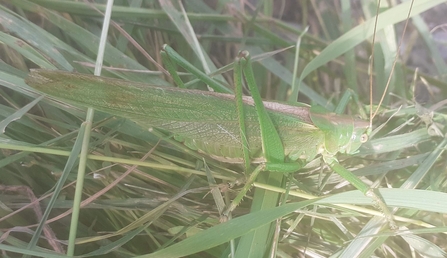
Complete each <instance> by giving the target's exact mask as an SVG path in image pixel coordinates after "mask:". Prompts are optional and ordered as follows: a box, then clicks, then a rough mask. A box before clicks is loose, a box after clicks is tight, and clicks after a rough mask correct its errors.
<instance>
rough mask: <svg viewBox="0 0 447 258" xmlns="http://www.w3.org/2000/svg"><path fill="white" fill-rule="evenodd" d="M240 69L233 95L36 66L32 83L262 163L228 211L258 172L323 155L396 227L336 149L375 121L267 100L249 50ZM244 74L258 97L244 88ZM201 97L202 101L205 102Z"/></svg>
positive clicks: (292, 167)
mask: <svg viewBox="0 0 447 258" xmlns="http://www.w3.org/2000/svg"><path fill="white" fill-rule="evenodd" d="M164 55H165V56H167V57H168V58H170V57H172V56H176V55H177V54H176V53H175V51H173V50H172V49H171V48H170V47H168V46H165V47H164ZM165 59H166V57H165ZM176 60H179V59H178V56H176ZM178 62H179V63H178V64H179V65H181V66H185V65H186V63H187V62H186V61H183V60H181V59H180V60H179V61H178ZM170 72H171V73H172V74H173V73H174V72H173V71H172V70H171V71H170ZM190 72H191V73H194V74H195V75H196V76H198V77H199V79H203V80H204V81H205V82H206V83H207V84H209V85H210V86H211V87H213V88H215V89H219V88H220V87H219V84H218V83H217V82H215V81H213V80H211V79H208V78H209V77H207V76H206V75H204V74H201V73H200V72H196V71H190ZM234 76H235V83H236V86H235V88H236V89H237V92H236V96H235V97H234V96H233V95H228V94H221V93H213V92H203V91H196V90H186V89H179V88H166V87H156V86H152V85H145V84H139V83H130V82H126V81H121V80H116V79H108V78H103V77H95V76H91V75H82V74H76V73H69V72H61V71H49V70H33V71H32V72H31V73H30V75H29V77H28V79H27V83H28V84H29V85H30V86H32V87H34V88H36V89H38V90H40V91H42V92H44V93H47V94H49V95H51V96H54V97H55V98H57V99H60V100H64V101H68V102H70V103H73V104H75V105H80V106H85V107H93V108H95V109H97V110H100V111H103V112H107V113H112V114H115V115H118V116H122V117H126V118H129V119H131V120H133V121H134V122H136V123H137V124H139V125H141V126H143V127H146V128H149V127H156V128H160V129H164V130H166V131H169V132H172V133H174V134H175V135H176V136H177V137H180V138H181V139H182V141H183V143H184V144H185V145H186V146H188V147H190V148H191V149H194V150H198V151H199V152H201V153H204V154H206V155H208V156H211V157H213V158H214V159H217V160H220V161H223V162H229V163H244V164H245V167H246V169H249V166H250V163H258V164H259V165H258V166H257V168H256V169H254V171H253V172H252V173H251V175H250V177H249V179H248V180H247V183H246V185H245V187H244V188H243V190H241V192H240V193H239V195H238V196H237V197H236V198H235V199H234V201H233V202H232V203H231V204H230V206H229V207H228V208H227V210H226V211H225V212H224V215H226V216H228V215H229V213H230V212H231V211H232V210H233V209H234V208H235V207H236V206H237V205H238V204H239V202H240V201H241V200H242V198H243V197H244V196H245V194H246V192H247V191H248V189H249V188H250V186H251V184H252V183H253V181H254V180H255V179H256V177H257V175H258V173H259V172H261V171H270V172H272V173H278V172H279V174H281V173H293V172H297V171H299V169H300V168H302V167H303V166H304V165H305V164H306V163H307V162H309V161H311V160H313V159H314V158H315V157H316V156H317V155H321V156H322V158H323V160H324V162H325V163H326V164H328V165H329V166H330V167H331V168H332V169H333V170H334V171H336V172H337V173H339V174H340V175H341V176H342V177H344V178H345V179H346V180H348V181H349V182H350V183H351V184H353V185H354V186H355V187H356V188H357V189H359V190H360V191H362V192H363V193H364V194H366V195H367V196H370V197H371V198H372V199H373V200H374V202H375V203H376V204H377V206H378V207H379V209H380V210H381V211H382V212H383V214H384V216H385V217H386V218H387V220H388V222H389V223H390V225H391V227H392V228H396V226H395V224H394V222H393V219H392V215H391V213H390V212H389V211H388V209H387V207H386V205H385V203H384V202H383V200H382V199H381V198H380V196H379V195H378V194H377V193H376V192H374V191H373V190H372V189H370V188H369V187H368V186H367V185H366V184H365V183H363V182H362V181H361V180H360V179H358V178H357V177H356V176H354V175H353V174H352V173H351V172H350V171H348V170H347V169H345V168H344V167H342V166H341V165H340V164H339V163H338V161H337V159H336V158H335V155H336V154H337V153H346V154H353V153H355V152H356V151H357V150H358V148H359V147H360V145H361V144H362V143H364V142H365V141H366V140H367V137H368V135H367V133H368V129H369V123H367V122H365V121H362V120H359V119H356V118H353V117H350V116H341V115H335V114H333V113H328V112H327V111H326V110H324V109H323V108H321V107H318V106H314V107H309V106H305V105H300V106H291V105H285V104H281V103H276V102H262V100H261V97H260V94H259V92H258V90H257V88H256V85H255V83H254V75H253V71H252V70H251V64H250V60H249V55H248V52H244V51H243V52H241V53H240V54H239V56H238V57H237V60H236V62H235V67H234ZM243 81H245V82H246V84H247V86H248V87H249V90H250V92H251V95H252V98H249V97H243V96H242V91H241V89H242V84H243ZM178 84H180V82H178ZM198 105H200V106H202V108H201V109H200V110H197V108H196V107H197V106H198Z"/></svg>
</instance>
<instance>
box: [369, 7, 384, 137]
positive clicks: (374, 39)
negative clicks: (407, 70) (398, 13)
mask: <svg viewBox="0 0 447 258" xmlns="http://www.w3.org/2000/svg"><path fill="white" fill-rule="evenodd" d="M381 2H382V1H381V0H379V2H378V3H377V10H376V20H375V21H374V34H373V39H372V50H371V59H370V63H369V71H368V72H369V128H370V130H371V129H372V120H373V111H372V103H373V93H372V87H373V66H374V44H375V43H376V33H377V21H378V20H379V10H380V3H381Z"/></svg>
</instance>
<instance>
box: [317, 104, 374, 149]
mask: <svg viewBox="0 0 447 258" xmlns="http://www.w3.org/2000/svg"><path fill="white" fill-rule="evenodd" d="M310 117H311V120H312V122H313V124H314V125H315V126H316V127H318V128H319V129H320V130H321V131H322V132H323V133H324V149H325V150H326V152H327V153H329V154H331V155H335V154H337V153H338V152H340V153H346V154H354V153H356V152H357V150H358V149H359V148H360V146H361V145H362V144H363V143H365V142H366V141H368V135H369V131H370V130H369V128H370V126H369V122H367V121H364V120H361V119H359V118H354V117H352V116H347V115H337V114H335V113H330V112H328V111H327V110H325V109H323V108H322V107H320V106H312V107H311V109H310Z"/></svg>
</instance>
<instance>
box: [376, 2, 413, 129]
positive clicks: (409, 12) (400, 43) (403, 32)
mask: <svg viewBox="0 0 447 258" xmlns="http://www.w3.org/2000/svg"><path fill="white" fill-rule="evenodd" d="M413 4H414V0H412V1H411V4H410V8H409V9H408V14H407V19H406V20H405V26H404V29H403V31H402V36H401V37H400V42H399V45H398V47H397V51H396V56H395V57H394V62H393V66H392V67H391V72H390V75H389V76H388V81H387V82H386V85H385V89H384V90H383V94H382V98H381V99H380V101H379V104H378V105H377V108H376V110H375V111H374V112H372V65H373V61H371V64H370V80H369V83H370V85H369V87H370V88H369V98H370V109H369V110H370V116H369V117H370V120H369V123H370V126H372V120H373V118H374V117H375V116H376V115H377V112H378V111H379V108H380V105H382V102H383V99H384V98H385V94H386V92H387V91H388V87H389V86H390V83H391V76H392V75H393V72H394V68H395V67H396V64H397V60H398V58H399V53H400V48H401V46H402V42H403V38H404V35H405V33H406V31H407V27H408V21H409V20H410V14H411V10H413ZM379 6H380V1H379V3H378V5H377V8H379ZM378 11H379V9H377V16H378ZM377 16H376V24H377ZM376 24H375V25H374V26H376ZM375 28H376V27H375ZM375 28H374V38H373V49H372V56H373V57H374V40H375V34H376V29H375ZM373 59H374V58H372V59H371V60H373Z"/></svg>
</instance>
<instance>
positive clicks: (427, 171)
mask: <svg viewBox="0 0 447 258" xmlns="http://www.w3.org/2000/svg"><path fill="white" fill-rule="evenodd" d="M390 2H392V3H389V2H388V1H381V2H380V3H378V2H377V1H372V0H371V1H366V0H365V1H347V0H341V1H317V0H309V1H273V0H270V1H269V0H265V1H217V0H216V1H199V0H197V1H183V2H182V1H168V0H159V1H150V0H146V1H143V0H133V1H124V0H122V1H115V3H114V6H113V11H112V21H113V22H112V23H111V26H110V30H109V34H108V45H107V46H106V47H105V56H104V70H103V73H102V75H104V76H109V77H115V78H122V79H126V80H130V81H139V82H147V83H151V84H155V85H166V86H168V85H172V84H173V82H172V79H171V78H170V76H168V75H166V74H165V73H163V68H162V66H163V64H162V62H161V57H160V50H161V49H162V46H163V44H168V45H169V46H171V47H173V48H174V49H175V50H176V51H177V52H178V53H179V54H180V55H181V56H183V57H184V58H185V59H187V60H188V61H189V62H190V63H192V64H193V65H194V66H196V67H198V68H199V69H205V68H204V66H205V67H206V66H208V67H209V69H210V72H215V73H214V74H213V76H214V78H216V79H217V80H221V81H223V82H225V83H226V84H227V85H228V86H229V87H230V88H231V87H232V86H231V85H233V83H232V80H233V78H232V70H231V66H226V65H228V64H232V62H233V61H234V58H235V56H236V55H237V53H238V51H240V50H242V49H245V50H248V51H249V52H250V54H251V55H252V56H253V57H254V58H255V59H256V58H259V59H258V61H257V62H255V63H254V70H255V74H256V79H257V82H258V86H259V88H260V91H261V93H262V96H263V98H264V99H268V100H278V101H288V100H289V101H290V99H296V97H297V92H298V91H296V90H295V91H293V90H292V89H296V88H292V87H295V86H296V85H297V83H296V82H295V81H294V80H293V78H294V76H293V73H294V72H296V73H297V75H298V76H296V77H295V78H299V76H300V75H303V74H305V75H306V76H303V78H304V80H303V81H302V84H301V88H300V89H299V96H298V100H299V101H300V102H304V103H308V104H311V105H314V104H319V105H322V106H325V107H326V108H327V109H329V110H335V107H337V105H338V104H339V103H347V106H346V109H345V111H344V113H346V114H350V115H360V116H363V117H365V118H366V119H368V117H369V107H370V106H374V107H375V106H377V104H378V102H379V100H380V97H381V95H382V94H383V93H384V91H385V85H386V84H387V81H388V78H389V75H392V77H391V79H390V85H389V89H388V91H387V93H385V98H384V102H383V103H382V104H381V107H380V112H379V114H378V115H377V116H376V117H375V118H374V120H373V128H374V129H377V128H379V129H380V130H377V132H376V133H375V134H374V136H373V137H372V139H371V140H370V141H369V142H368V143H366V144H365V145H364V146H363V147H362V148H361V150H360V152H359V153H358V154H356V155H353V156H340V157H339V159H340V161H341V163H342V164H343V165H344V166H345V167H347V168H349V169H350V170H352V171H353V172H354V173H355V174H356V175H357V176H358V177H360V178H362V179H363V180H364V181H365V182H366V183H368V184H371V185H372V186H373V187H380V188H389V189H391V190H390V191H386V190H388V189H384V190H385V191H384V192H383V196H384V199H385V200H386V202H387V204H389V205H390V207H399V209H398V210H396V221H397V223H398V225H399V226H400V229H399V231H398V232H394V231H391V230H390V229H389V227H388V226H387V223H386V222H384V221H383V219H381V217H380V216H381V214H380V212H378V211H377V209H376V208H375V207H374V206H371V200H370V199H369V198H367V197H364V196H363V195H362V194H361V193H359V192H358V191H351V190H354V189H353V187H352V186H350V185H349V184H347V183H346V180H344V179H343V178H341V177H339V176H338V175H336V174H334V173H331V172H330V170H329V169H327V168H326V167H325V166H324V164H321V165H320V164H319V159H317V160H315V164H316V165H315V166H316V167H312V166H309V168H308V169H305V170H303V171H300V173H296V174H294V175H293V177H288V178H287V182H285V184H284V186H283V188H282V189H277V188H273V187H269V186H266V185H263V184H260V183H259V184H258V183H257V184H256V185H255V186H254V188H256V191H259V190H258V189H263V188H267V189H270V191H271V190H276V191H285V190H286V189H287V190H289V193H288V194H287V195H286V196H285V197H283V198H284V199H286V200H284V202H287V203H289V204H290V205H295V206H287V205H283V206H281V207H279V208H277V209H274V210H273V211H272V212H270V213H256V214H255V213H250V207H251V205H252V199H251V195H252V192H251V193H250V194H249V196H247V197H246V198H245V199H244V201H243V203H242V204H241V205H240V206H238V207H237V208H236V210H235V211H234V213H233V216H234V217H236V218H237V219H233V220H230V222H228V223H224V224H221V222H220V217H219V208H221V207H222V204H220V203H219V201H220V198H222V199H223V200H224V201H225V202H226V203H229V202H230V201H231V199H232V198H233V197H234V196H235V195H236V193H237V192H238V189H239V188H240V186H234V187H233V188H231V189H226V186H227V182H234V181H236V180H239V179H241V178H242V177H243V169H242V168H241V167H239V166H236V165H227V164H223V163H219V162H216V161H214V160H212V159H210V158H209V157H207V156H203V155H200V154H197V153H195V152H194V151H191V150H189V149H187V148H186V147H184V146H182V145H181V144H179V143H178V142H176V141H174V140H172V139H170V138H168V137H165V136H160V135H157V134H154V133H150V132H148V131H147V128H140V127H138V126H137V125H135V124H134V123H133V122H131V121H129V120H126V119H125V118H120V117H114V116H113V114H104V113H99V112H97V113H96V114H95V118H94V124H93V130H91V131H89V132H87V134H90V136H91V140H90V144H89V145H88V147H89V149H90V151H91V152H90V153H91V155H90V156H89V158H88V160H87V161H86V162H85V163H79V161H78V159H77V153H78V151H79V149H80V148H81V147H82V145H83V144H82V142H81V141H80V140H77V139H82V137H78V133H79V132H82V131H83V127H82V126H81V125H82V123H83V121H84V119H85V110H84V109H80V108H79V107H74V106H71V105H68V104H65V103H60V102H57V101H55V100H52V99H51V98H45V99H39V98H38V97H40V96H41V95H40V94H39V93H38V92H36V91H35V90H33V89H31V88H30V87H28V86H27V85H26V84H25V83H24V79H25V78H26V76H27V73H28V71H29V69H33V68H45V69H60V70H68V71H73V70H76V71H78V72H82V73H92V71H93V68H92V67H93V66H94V60H95V59H96V55H97V51H98V46H99V42H100V39H99V37H100V33H101V30H102V24H103V17H104V15H103V13H102V12H104V11H105V4H106V1H99V0H98V1H94V3H91V2H87V1H61V0H33V1H27V0H21V1H14V0H1V1H0V3H1V6H0V25H1V28H2V29H1V31H0V42H1V43H2V44H1V45H0V56H1V62H0V84H1V85H2V86H3V87H1V88H0V96H1V101H0V116H1V117H2V121H1V122H0V128H1V129H2V131H3V134H2V135H1V136H0V137H1V138H0V139H1V141H0V148H1V150H2V152H1V154H0V155H1V159H0V167H1V170H0V175H1V176H0V190H1V192H2V194H1V195H0V230H1V234H2V235H1V237H0V249H1V250H2V255H3V256H4V257H17V256H19V255H22V254H26V255H32V256H40V257H66V256H65V253H66V250H67V245H72V243H68V241H67V240H68V239H69V234H73V232H77V237H76V248H75V254H76V255H79V256H83V257H134V256H138V255H142V256H143V257H179V256H187V255H189V256H188V257H228V254H230V253H232V252H233V250H232V247H233V246H234V247H235V251H234V252H236V254H235V256H239V257H249V256H251V257H261V256H268V253H270V252H271V250H273V252H276V255H277V256H278V257H306V256H309V257H330V256H335V257H371V256H378V257H422V256H425V257H444V256H445V255H446V253H445V252H446V251H447V245H446V243H447V241H445V240H446V239H447V237H446V235H445V232H446V231H447V230H446V226H445V221H446V213H447V204H446V203H447V202H445V201H444V200H446V198H447V196H446V195H445V194H444V192H445V190H446V187H447V185H446V184H447V182H446V169H445V168H446V160H447V159H446V158H445V154H443V150H444V148H445V145H446V140H445V125H446V121H445V108H444V106H445V101H444V100H445V99H446V97H447V85H446V77H447V66H446V60H447V47H446V42H447V32H446V29H445V26H446V25H445V24H446V22H447V20H446V18H445V12H444V11H445V10H446V9H447V7H446V5H445V3H444V1H440V0H430V1H429V0H418V1H415V3H414V5H412V4H413V3H412V2H411V1H402V3H400V2H395V1H390ZM183 8H184V10H185V12H186V14H187V16H184V15H183V14H182V12H183ZM377 11H378V12H379V13H380V15H379V16H378V19H377V21H378V23H377V26H376V27H377V33H376V34H375V35H373V34H372V31H374V27H375V26H374V24H375V16H376V13H377ZM409 13H410V15H409ZM408 16H411V19H409V20H408V19H407V17H408ZM406 21H408V28H407V30H406V34H405V35H404V36H402V31H403V30H404V27H405V22H406ZM307 27H308V30H307V32H306V33H304V32H305V29H306V28H307ZM300 35H302V37H300ZM298 38H300V40H301V42H300V44H299V45H298V47H295V48H293V47H292V48H290V46H296V45H297V41H298ZM373 38H374V41H373ZM373 43H374V44H373ZM400 45H401V48H399V46H400ZM398 53H399V58H398V61H397V63H396V65H395V68H393V67H394V66H393V63H394V60H395V58H394V57H395V56H396V55H397V54H398ZM296 54H298V55H299V62H298V64H297V65H295V60H296V59H295V55H296ZM371 56H373V58H374V63H373V65H372V66H371V65H370V61H369V60H370V57H371ZM204 64H206V65H204ZM221 67H224V68H223V69H220V70H218V68H221ZM370 67H371V68H372V70H373V73H372V75H373V81H372V85H373V89H372V90H373V96H374V98H373V104H372V105H370V100H369V92H370V88H369V86H370V76H369V74H368V70H369V68H370ZM112 68H113V69H112ZM180 70H181V72H183V74H182V78H183V79H184V80H185V81H192V80H194V77H193V76H191V75H190V74H188V73H185V72H186V71H184V70H182V69H180ZM216 71H217V72H216ZM190 86H191V88H197V89H203V90H206V87H205V85H204V84H203V83H200V82H195V83H191V85H190ZM346 92H348V93H349V94H347V95H346V94H345V93H346ZM349 96H351V98H350V99H351V100H350V101H346V99H347V98H345V97H349ZM148 151H150V154H149V155H145V154H146V153H148ZM143 157H145V158H144V159H143V160H142V158H143ZM134 165H138V166H137V167H134ZM78 166H81V167H86V168H87V172H88V173H87V174H86V175H85V177H84V178H83V179H82V181H83V192H82V199H83V200H87V201H85V202H84V203H83V204H82V208H81V209H80V210H79V209H78V208H76V203H74V202H73V200H74V193H75V184H76V183H79V182H77V180H78V178H77V173H76V171H77V168H78ZM208 171H212V173H207V172H208ZM210 174H212V175H213V177H214V180H216V184H217V186H218V187H213V179H210V177H209V175H210ZM207 176H208V177H207ZM210 189H214V190H216V189H218V190H220V191H214V192H213V194H210ZM416 189H417V190H416ZM216 192H217V195H216ZM333 194H335V195H333ZM331 195H333V196H332V197H331V198H332V199H331V198H326V197H328V196H331ZM52 196H54V197H52ZM219 196H220V197H219ZM316 197H322V199H321V200H318V202H317V201H316V200H313V198H316ZM51 198H53V199H51ZM216 202H217V204H216ZM340 204H343V205H340ZM354 205H355V206H354ZM290 207H293V208H294V209H296V211H295V212H291V211H288V210H287V209H290ZM286 208H287V209H286ZM298 208H299V209H298ZM72 212H75V213H78V212H79V215H80V216H79V220H78V222H79V224H78V225H77V228H73V227H72V226H70V223H71V222H70V218H71V215H72ZM47 216H48V219H47V220H46V219H43V218H45V217H47ZM269 216H270V217H269ZM277 218H278V219H279V218H281V220H278V222H277V223H276V224H275V225H280V227H277V228H278V231H277V232H278V233H277V234H274V231H270V233H269V234H266V235H265V236H262V237H263V242H256V243H255V244H253V243H254V241H253V243H252V244H251V245H242V244H241V243H242V242H243V241H242V240H239V239H240V238H239V237H240V236H241V235H245V234H246V233H248V232H256V231H254V230H256V229H258V228H259V227H261V226H262V225H265V224H268V223H270V222H271V221H274V220H275V219H277ZM37 225H38V227H37V228H36V226H37ZM40 230H42V231H43V233H42V234H40V232H39V231H40ZM243 239H244V238H243ZM245 239H247V238H245ZM252 239H254V238H252ZM230 240H234V241H230ZM241 253H244V254H246V255H245V256H244V255H241Z"/></svg>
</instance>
